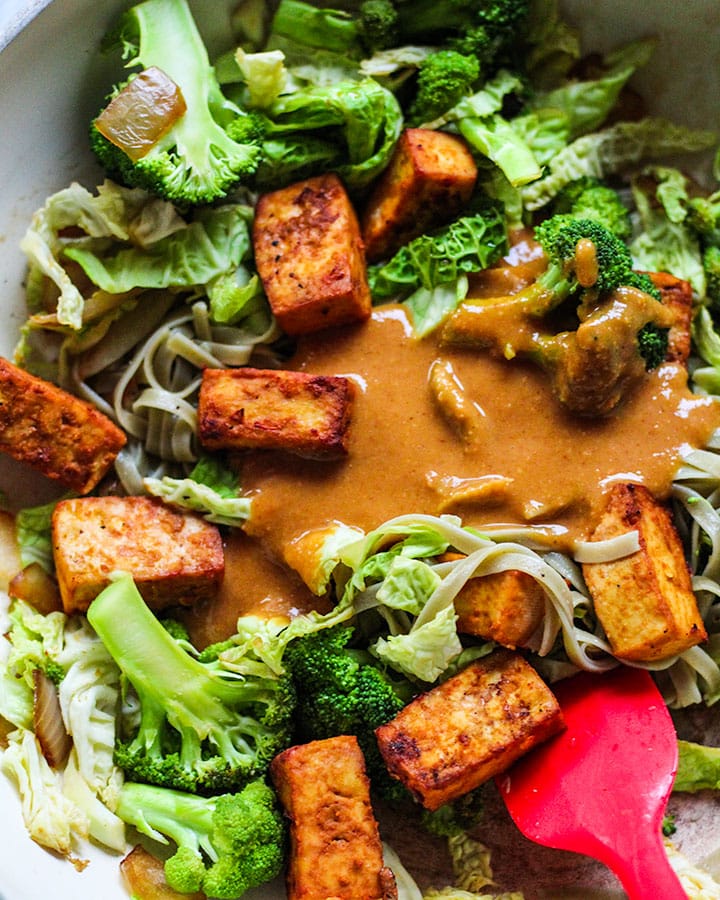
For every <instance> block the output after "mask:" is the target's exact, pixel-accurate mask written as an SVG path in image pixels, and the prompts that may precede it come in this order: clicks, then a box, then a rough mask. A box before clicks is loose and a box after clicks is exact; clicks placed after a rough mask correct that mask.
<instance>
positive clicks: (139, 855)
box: [120, 844, 205, 900]
mask: <svg viewBox="0 0 720 900" xmlns="http://www.w3.org/2000/svg"><path fill="white" fill-rule="evenodd" d="M120 872H121V873H122V876H123V879H124V881H125V884H126V885H127V888H128V890H129V892H130V893H131V894H132V896H133V897H136V898H137V900H204V898H205V895H204V894H201V893H197V894H179V893H178V892H177V891H175V890H173V888H171V887H170V885H169V884H168V883H167V881H166V880H165V869H164V866H163V862H162V860H160V859H156V858H155V857H154V856H153V855H152V854H151V853H148V851H147V850H146V849H145V848H144V847H141V846H140V844H138V845H137V846H136V847H134V848H133V849H132V850H131V851H130V852H129V853H128V855H127V856H126V857H125V858H124V859H123V861H122V862H121V863H120Z"/></svg>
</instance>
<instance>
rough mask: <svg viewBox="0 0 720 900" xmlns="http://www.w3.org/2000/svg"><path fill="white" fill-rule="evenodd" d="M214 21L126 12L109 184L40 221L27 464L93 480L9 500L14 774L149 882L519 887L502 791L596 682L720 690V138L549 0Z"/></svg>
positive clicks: (395, 892) (680, 705) (9, 762)
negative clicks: (635, 670) (562, 693)
mask: <svg viewBox="0 0 720 900" xmlns="http://www.w3.org/2000/svg"><path fill="white" fill-rule="evenodd" d="M218 15H220V14H219V13H218ZM208 24H209V23H208V22H206V21H203V19H202V18H199V19H198V20H197V21H196V20H195V19H194V18H193V15H192V12H191V9H190V7H189V6H188V4H187V2H186V0H144V2H141V3H140V4H138V5H135V6H130V7H129V8H128V9H127V10H126V11H125V12H124V13H123V14H122V15H121V16H120V18H119V20H118V21H117V22H116V24H115V26H114V27H113V28H112V29H111V30H110V31H109V32H108V33H107V35H106V36H105V39H104V43H103V47H102V48H101V49H102V52H103V53H106V54H109V58H110V59H112V60H114V61H115V63H116V71H117V75H116V79H115V81H114V83H112V84H107V85H105V86H104V90H105V95H106V99H105V101H104V103H103V107H102V108H101V109H98V110H97V113H96V115H95V117H94V118H93V120H92V122H89V123H88V129H89V141H88V152H89V153H91V155H92V158H93V160H94V163H95V164H96V172H97V179H96V181H95V182H94V183H92V184H90V183H88V184H85V185H83V184H80V183H77V182H75V183H72V184H69V185H68V186H66V187H64V188H63V189H62V190H59V191H58V192H57V193H55V194H53V195H52V196H50V197H48V198H47V200H46V202H45V204H44V205H43V206H42V208H41V209H39V210H38V211H37V212H36V214H35V215H34V217H33V219H32V221H31V222H30V223H29V226H28V229H27V232H26V234H25V237H24V239H23V241H22V250H23V251H24V253H25V254H26V256H27V260H28V269H27V279H26V285H25V288H26V302H27V319H26V321H25V324H24V325H23V327H22V329H21V333H20V335H19V339H18V342H17V345H16V349H15V353H14V357H13V359H2V360H0V450H2V452H3V453H4V454H7V455H9V456H11V457H13V458H14V459H15V460H16V461H18V462H19V463H20V464H22V465H23V466H25V467H29V468H30V469H34V470H35V471H36V473H38V476H37V477H38V480H42V482H43V483H45V482H47V485H48V486H49V485H53V491H54V494H53V496H54V499H53V500H52V501H51V502H49V503H46V504H43V505H40V506H34V507H31V508H22V509H16V508H12V489H11V488H10V486H8V487H7V488H6V493H7V495H8V498H9V506H8V511H7V512H5V513H3V516H4V517H3V518H2V520H1V522H0V524H1V525H2V530H1V534H2V546H3V556H2V558H3V560H7V562H4V563H3V577H4V578H5V583H6V586H7V600H8V604H7V623H6V628H5V635H4V636H5V640H4V641H3V644H4V653H3V657H2V663H1V664H0V680H1V681H2V687H1V689H0V721H1V722H2V725H3V727H2V729H1V733H2V750H1V751H0V768H1V769H2V771H3V773H4V775H5V777H7V778H9V779H10V780H11V781H12V782H13V783H14V784H15V785H16V787H17V791H18V793H19V799H20V807H21V812H22V817H23V820H24V823H25V826H26V828H27V831H28V833H29V836H30V838H32V839H33V840H34V841H36V842H37V843H38V844H40V845H42V846H44V847H46V848H48V849H49V850H50V851H54V852H55V853H56V854H59V855H60V856H62V857H67V859H68V860H69V861H70V862H72V863H74V864H75V865H76V866H77V867H78V868H80V869H81V868H82V867H83V865H84V863H83V859H84V855H83V854H84V853H85V852H86V850H85V848H86V846H87V842H88V841H89V842H91V843H94V844H96V845H100V846H101V847H102V848H105V850H106V851H107V852H108V853H114V854H119V855H121V856H122V862H121V869H122V873H123V876H124V878H125V881H126V883H127V887H128V891H129V893H130V894H131V895H132V896H133V897H136V898H140V900H155V898H159V897H163V898H172V897H180V896H190V897H193V898H199V897H208V898H225V900H234V898H238V897H241V896H243V895H244V894H245V893H246V892H247V891H249V890H251V889H253V888H256V887H259V886H261V885H265V884H266V883H269V882H273V883H274V885H275V887H272V886H269V887H268V888H266V890H268V891H271V892H273V891H274V892H275V893H272V896H280V895H281V893H283V889H282V887H279V886H278V885H281V884H282V879H283V878H284V879H285V885H286V887H285V890H286V894H287V896H288V897H289V898H291V900H301V898H302V900H316V898H317V900H327V898H330V897H332V898H339V900H342V898H346V900H381V898H400V900H422V898H423V897H424V898H426V900H430V898H435V897H447V898H453V897H455V898H460V897H467V898H469V897H474V898H481V897H486V896H494V894H493V881H492V873H491V863H492V860H490V861H488V854H487V853H486V852H485V850H484V845H483V808H484V803H485V802H486V798H487V791H488V789H489V788H492V782H493V779H494V777H496V776H499V775H501V774H502V773H504V772H506V771H507V770H508V768H509V767H510V766H511V765H512V764H513V763H514V762H515V761H516V760H517V759H519V758H520V757H521V756H524V755H525V754H526V753H528V752H531V751H532V749H533V748H535V747H537V746H538V745H539V744H541V743H543V742H546V741H549V740H552V739H553V736H555V735H557V734H559V733H561V732H562V731H563V729H564V728H565V723H564V719H563V712H562V708H561V705H560V704H559V703H558V701H557V699H556V697H555V694H554V686H555V685H556V684H557V683H558V682H560V681H562V680H563V679H567V678H572V677H573V676H574V675H576V674H577V673H579V672H589V673H594V674H595V676H596V677H597V678H601V677H602V673H604V672H607V671H609V670H610V669H615V668H617V667H619V666H620V667H621V666H633V667H641V668H645V669H648V670H649V671H650V672H651V673H652V676H653V678H654V679H655V681H656V683H657V685H658V687H659V688H660V690H661V691H662V695H663V698H664V700H665V702H666V703H667V705H668V706H669V707H671V708H673V709H684V708H687V707H693V706H698V707H699V706H703V705H705V706H711V705H712V704H714V703H715V702H716V701H717V700H718V698H719V697H720V599H719V598H720V404H719V403H718V400H719V399H720V332H719V331H718V330H716V329H717V328H718V327H719V326H718V323H720V188H719V187H718V180H719V179H720V155H718V152H717V147H718V144H719V143H720V136H719V135H717V134H714V133H712V132H709V131H700V130H695V129H690V128H687V127H685V126H683V125H680V124H676V123H674V122H671V121H668V120H665V119H660V118H657V117H655V116H653V115H650V114H649V113H648V111H647V109H646V106H645V101H644V98H643V97H641V96H640V95H639V94H638V93H637V92H636V90H635V88H634V87H633V83H632V81H631V79H632V76H633V74H634V73H635V72H636V71H638V70H639V69H640V68H641V67H642V66H644V65H645V64H646V63H647V62H648V60H649V59H650V57H651V55H652V54H653V52H654V49H655V43H656V42H655V39H654V37H653V36H652V35H649V36H648V37H647V38H643V39H641V40H637V41H634V42H632V43H629V44H627V45H625V46H621V47H618V48H616V49H615V50H613V51H612V52H610V53H607V54H598V53H594V52H589V51H588V49H587V48H585V47H583V46H581V44H580V39H579V36H578V34H579V33H578V32H576V31H575V29H574V28H573V27H572V25H571V24H570V23H569V22H567V21H565V19H564V18H563V17H562V15H561V14H560V12H559V10H558V8H557V6H556V3H555V2H554V0H495V2H485V0H481V2H480V0H363V2H361V3H360V4H359V5H355V6H352V7H350V6H348V7H347V8H339V7H338V8H325V7H319V6H314V5H312V4H310V3H307V2H305V0H279V2H276V3H274V4H273V3H265V2H264V0H241V2H240V5H239V6H238V7H237V8H236V10H235V11H234V14H233V16H232V23H228V28H227V33H226V35H225V46H224V47H222V48H219V49H218V50H217V51H215V50H214V49H213V51H212V52H211V50H210V49H209V46H210V45H209V43H206V41H205V40H204V38H203V34H204V32H205V29H206V26H207V25H208ZM215 24H217V23H215ZM214 30H217V29H214ZM590 49H592V48H590ZM98 52H100V51H98ZM713 155H715V158H714V160H713ZM679 746H680V771H679V774H678V779H677V782H676V789H677V790H678V791H680V790H682V791H685V792H692V791H696V790H700V789H706V788H717V786H718V785H719V784H720V759H719V758H718V750H717V749H715V748H711V747H705V746H703V745H702V744H699V743H691V742H687V741H681V742H680V745H679ZM388 812H389V813H390V814H391V815H394V816H396V817H399V818H400V819H401V820H402V822H403V823H404V826H403V827H404V828H407V829H409V830H410V831H412V830H416V831H417V833H418V834H419V833H421V832H422V833H423V834H428V835H432V836H433V839H434V840H437V841H440V842H443V845H444V846H445V845H446V846H445V852H447V853H448V854H449V857H450V858H451V860H452V865H453V872H454V883H453V884H437V885H435V886H434V887H429V886H428V885H427V884H426V882H424V881H423V879H422V873H416V872H413V874H412V875H411V874H410V872H409V871H408V867H406V866H405V865H404V864H403V861H402V860H401V856H400V855H399V853H398V850H399V847H396V846H394V835H393V832H392V829H390V830H389V831H388V830H387V829H386V828H385V827H384V825H383V821H384V818H383V817H384V815H385V814H387V813H388ZM8 815H10V812H8ZM19 815H20V813H19V812H18V818H19ZM666 825H667V831H668V834H669V833H670V832H671V831H672V826H671V823H670V822H669V821H668V822H667V823H666ZM485 826H487V823H485ZM667 850H668V853H669V855H670V858H671V861H672V863H673V865H674V867H675V868H676V870H677V871H678V873H679V876H680V878H681V880H682V883H683V886H684V888H685V889H686V891H687V892H688V895H689V896H698V897H700V896H703V897H705V896H720V893H717V892H716V893H710V892H708V893H703V891H704V890H708V891H711V890H716V891H720V888H718V887H717V885H715V886H714V888H708V885H709V884H711V879H710V876H709V875H708V874H706V873H703V872H702V871H700V870H699V869H695V868H693V866H691V865H690V864H689V863H688V862H687V861H684V858H683V857H682V856H681V855H680V854H679V852H678V850H677V848H676V847H675V846H674V845H673V844H672V842H671V841H670V840H669V842H668V844H667ZM128 851H129V852H128ZM91 864H92V863H91ZM78 878H79V882H78V883H79V885H80V886H79V887H78V891H79V892H82V886H81V879H82V876H81V875H79V876H78ZM277 879H280V880H279V881H278V880H277ZM416 879H417V881H416ZM450 880H451V879H450V877H448V881H450ZM421 885H422V886H421ZM516 887H517V888H518V892H516V893H514V894H512V895H503V896H512V897H514V898H520V897H522V894H521V893H520V889H521V888H522V887H523V885H517V886H516ZM270 895H271V894H267V896H270ZM263 896H265V894H264V895H263Z"/></svg>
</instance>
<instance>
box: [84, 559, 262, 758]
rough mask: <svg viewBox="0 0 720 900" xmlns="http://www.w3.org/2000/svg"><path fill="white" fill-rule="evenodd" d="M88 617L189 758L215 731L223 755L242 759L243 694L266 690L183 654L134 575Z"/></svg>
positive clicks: (115, 585) (102, 597)
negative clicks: (237, 731)
mask: <svg viewBox="0 0 720 900" xmlns="http://www.w3.org/2000/svg"><path fill="white" fill-rule="evenodd" d="M87 617H88V621H89V622H90V624H91V625H92V627H93V628H94V629H95V631H96V632H97V634H98V636H99V637H100V639H101V640H102V642H103V643H104V644H105V646H106V647H107V649H108V652H109V653H110V655H111V656H112V657H113V658H114V659H115V661H116V662H117V664H118V665H119V666H120V668H121V669H122V671H123V672H124V673H125V675H126V676H127V678H128V679H129V680H130V682H131V683H132V684H133V686H134V687H135V689H136V690H137V692H138V694H139V695H140V696H141V699H142V700H143V705H145V703H147V702H148V701H149V702H150V704H151V707H152V708H154V709H156V710H159V709H163V710H164V711H165V714H166V715H167V718H168V721H169V722H170V723H171V724H172V725H173V726H174V727H176V728H177V729H178V731H180V732H181V734H182V735H183V750H182V753H183V756H187V757H188V758H197V757H199V752H198V751H199V747H200V743H201V741H202V740H204V739H205V738H206V737H208V735H209V734H210V733H211V731H212V737H213V741H215V742H218V741H219V742H220V743H219V744H218V747H219V749H220V751H221V753H222V755H223V756H224V757H225V758H226V759H228V760H233V759H238V751H237V749H236V748H235V747H234V746H233V742H232V740H231V739H230V733H231V729H232V728H233V726H234V725H236V724H237V714H236V713H235V712H234V711H233V710H234V709H235V708H236V707H237V705H238V701H239V694H243V696H242V699H243V700H245V701H246V702H248V703H252V702H253V700H254V699H262V696H263V692H262V689H258V688H257V687H255V686H254V685H253V686H250V685H243V683H242V682H240V681H237V680H232V681H229V680H226V679H224V678H221V677H220V676H218V675H215V674H213V673H212V671H210V670H208V667H207V666H205V665H203V664H202V663H200V662H198V661H197V660H196V659H194V658H193V657H192V656H190V655H189V654H188V653H187V652H186V651H185V650H183V648H182V647H181V646H180V645H179V644H178V643H177V642H176V641H175V640H174V639H173V638H172V637H171V635H169V634H168V632H167V630H166V629H165V628H164V627H163V625H162V623H161V622H160V621H159V620H158V619H157V618H156V617H155V616H154V615H153V613H152V612H151V610H150V609H149V608H148V606H147V605H146V603H145V601H144V600H143V598H142V597H141V595H140V593H139V591H138V589H137V587H136V586H135V584H134V582H133V580H132V578H131V576H130V575H128V574H122V575H120V576H119V577H118V578H117V579H116V580H115V581H113V582H112V584H110V585H109V587H107V588H105V590H104V591H102V593H101V594H99V595H98V597H96V599H95V600H94V601H93V602H92V604H91V605H90V608H89V609H88V613H87ZM244 688H245V690H246V692H247V693H244V692H243V689H244ZM150 718H151V719H152V720H155V719H157V718H159V717H158V716H151V717H150ZM209 723H210V724H209ZM143 724H146V723H145V722H143ZM141 733H142V731H141Z"/></svg>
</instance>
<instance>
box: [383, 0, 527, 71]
mask: <svg viewBox="0 0 720 900" xmlns="http://www.w3.org/2000/svg"><path fill="white" fill-rule="evenodd" d="M396 9H397V12H398V35H399V41H400V42H401V43H418V42H420V43H423V42H426V43H431V44H433V45H434V46H441V47H442V48H444V49H452V50H456V51H458V52H460V53H465V54H472V55H474V56H476V57H477V59H478V62H479V63H480V68H481V70H482V72H483V74H484V75H488V74H489V73H490V72H492V71H494V70H496V68H497V66H498V65H499V64H501V63H502V62H503V61H505V60H506V59H507V58H508V56H510V55H512V54H513V50H514V49H515V47H516V46H517V45H518V38H519V36H520V33H521V31H522V29H523V26H524V23H525V21H526V19H527V16H528V12H529V9H530V3H529V0H494V2H484V0H439V2H438V0H415V2H413V3H398V4H397V7H396Z"/></svg>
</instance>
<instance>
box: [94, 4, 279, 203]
mask: <svg viewBox="0 0 720 900" xmlns="http://www.w3.org/2000/svg"><path fill="white" fill-rule="evenodd" d="M105 46H106V48H108V49H111V48H117V47H119V48H121V49H122V51H123V56H124V58H125V59H128V60H129V62H128V65H130V66H141V67H142V68H143V69H147V68H150V67H152V66H154V67H157V68H158V69H161V70H162V71H163V72H164V73H165V74H166V75H167V76H168V77H169V78H170V79H171V80H172V81H173V82H174V83H175V84H176V85H177V86H178V88H179V89H180V92H181V93H182V96H183V99H184V101H185V105H186V111H185V113H184V114H183V115H181V116H180V117H179V118H178V119H177V121H176V122H175V123H174V124H173V125H172V126H171V127H170V128H169V130H168V131H167V132H166V133H165V134H164V135H162V136H161V137H160V138H159V139H158V140H157V141H156V142H155V143H154V144H153V145H152V146H151V147H150V149H149V150H148V152H147V153H146V154H145V155H144V156H142V157H140V158H139V159H137V160H133V159H131V158H130V156H128V155H127V154H126V153H125V152H124V150H123V149H121V148H120V147H119V146H116V145H115V144H114V143H111V142H110V141H109V140H108V139H107V138H106V137H105V136H103V135H102V134H100V132H99V131H98V129H97V128H96V126H95V124H94V123H93V124H92V126H91V137H90V143H91V146H92V149H93V150H94V152H95V154H96V156H97V158H98V160H99V161H100V163H101V165H103V167H104V168H105V169H106V171H107V172H108V174H109V175H110V176H111V177H113V178H115V179H116V180H120V181H122V182H124V183H125V184H127V185H129V186H133V187H142V188H145V189H146V190H149V191H152V192H154V193H155V194H157V195H159V196H161V197H164V198H166V199H167V200H170V201H172V202H174V203H177V204H178V205H180V206H192V205H196V204H200V203H209V202H210V201H212V200H215V199H217V198H219V197H223V196H224V195H225V194H227V192H228V191H229V190H230V188H232V187H233V186H234V185H235V184H236V183H237V182H238V181H240V180H242V179H244V178H248V177H250V176H251V175H252V174H253V173H254V172H255V170H256V168H257V165H258V163H259V160H260V156H261V149H260V146H259V144H258V143H257V142H256V141H255V140H254V139H252V138H250V139H247V140H246V136H245V135H243V137H242V140H237V139H235V138H233V137H232V136H231V135H230V134H229V133H228V130H227V128H228V125H229V124H230V123H231V122H233V120H234V119H235V118H236V117H238V116H241V115H242V110H240V109H239V108H238V107H236V106H235V105H234V104H232V103H230V102H229V101H228V100H227V98H225V97H224V96H223V94H222V91H221V88H220V85H219V83H218V81H217V78H216V77H215V74H214V71H213V68H212V66H211V65H210V63H209V61H208V56H207V51H206V48H205V46H204V44H203V42H202V38H201V37H200V34H199V32H198V30H197V27H196V25H195V22H194V20H193V18H192V14H191V13H190V9H189V7H188V5H187V2H186V0H145V2H144V3H140V4H138V5H136V6H133V7H131V8H130V9H129V10H128V11H127V12H126V13H125V14H124V15H123V16H122V18H121V19H120V21H119V23H118V25H117V27H116V28H115V29H114V30H113V31H112V32H111V33H109V34H108V36H107V37H106V40H105Z"/></svg>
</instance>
